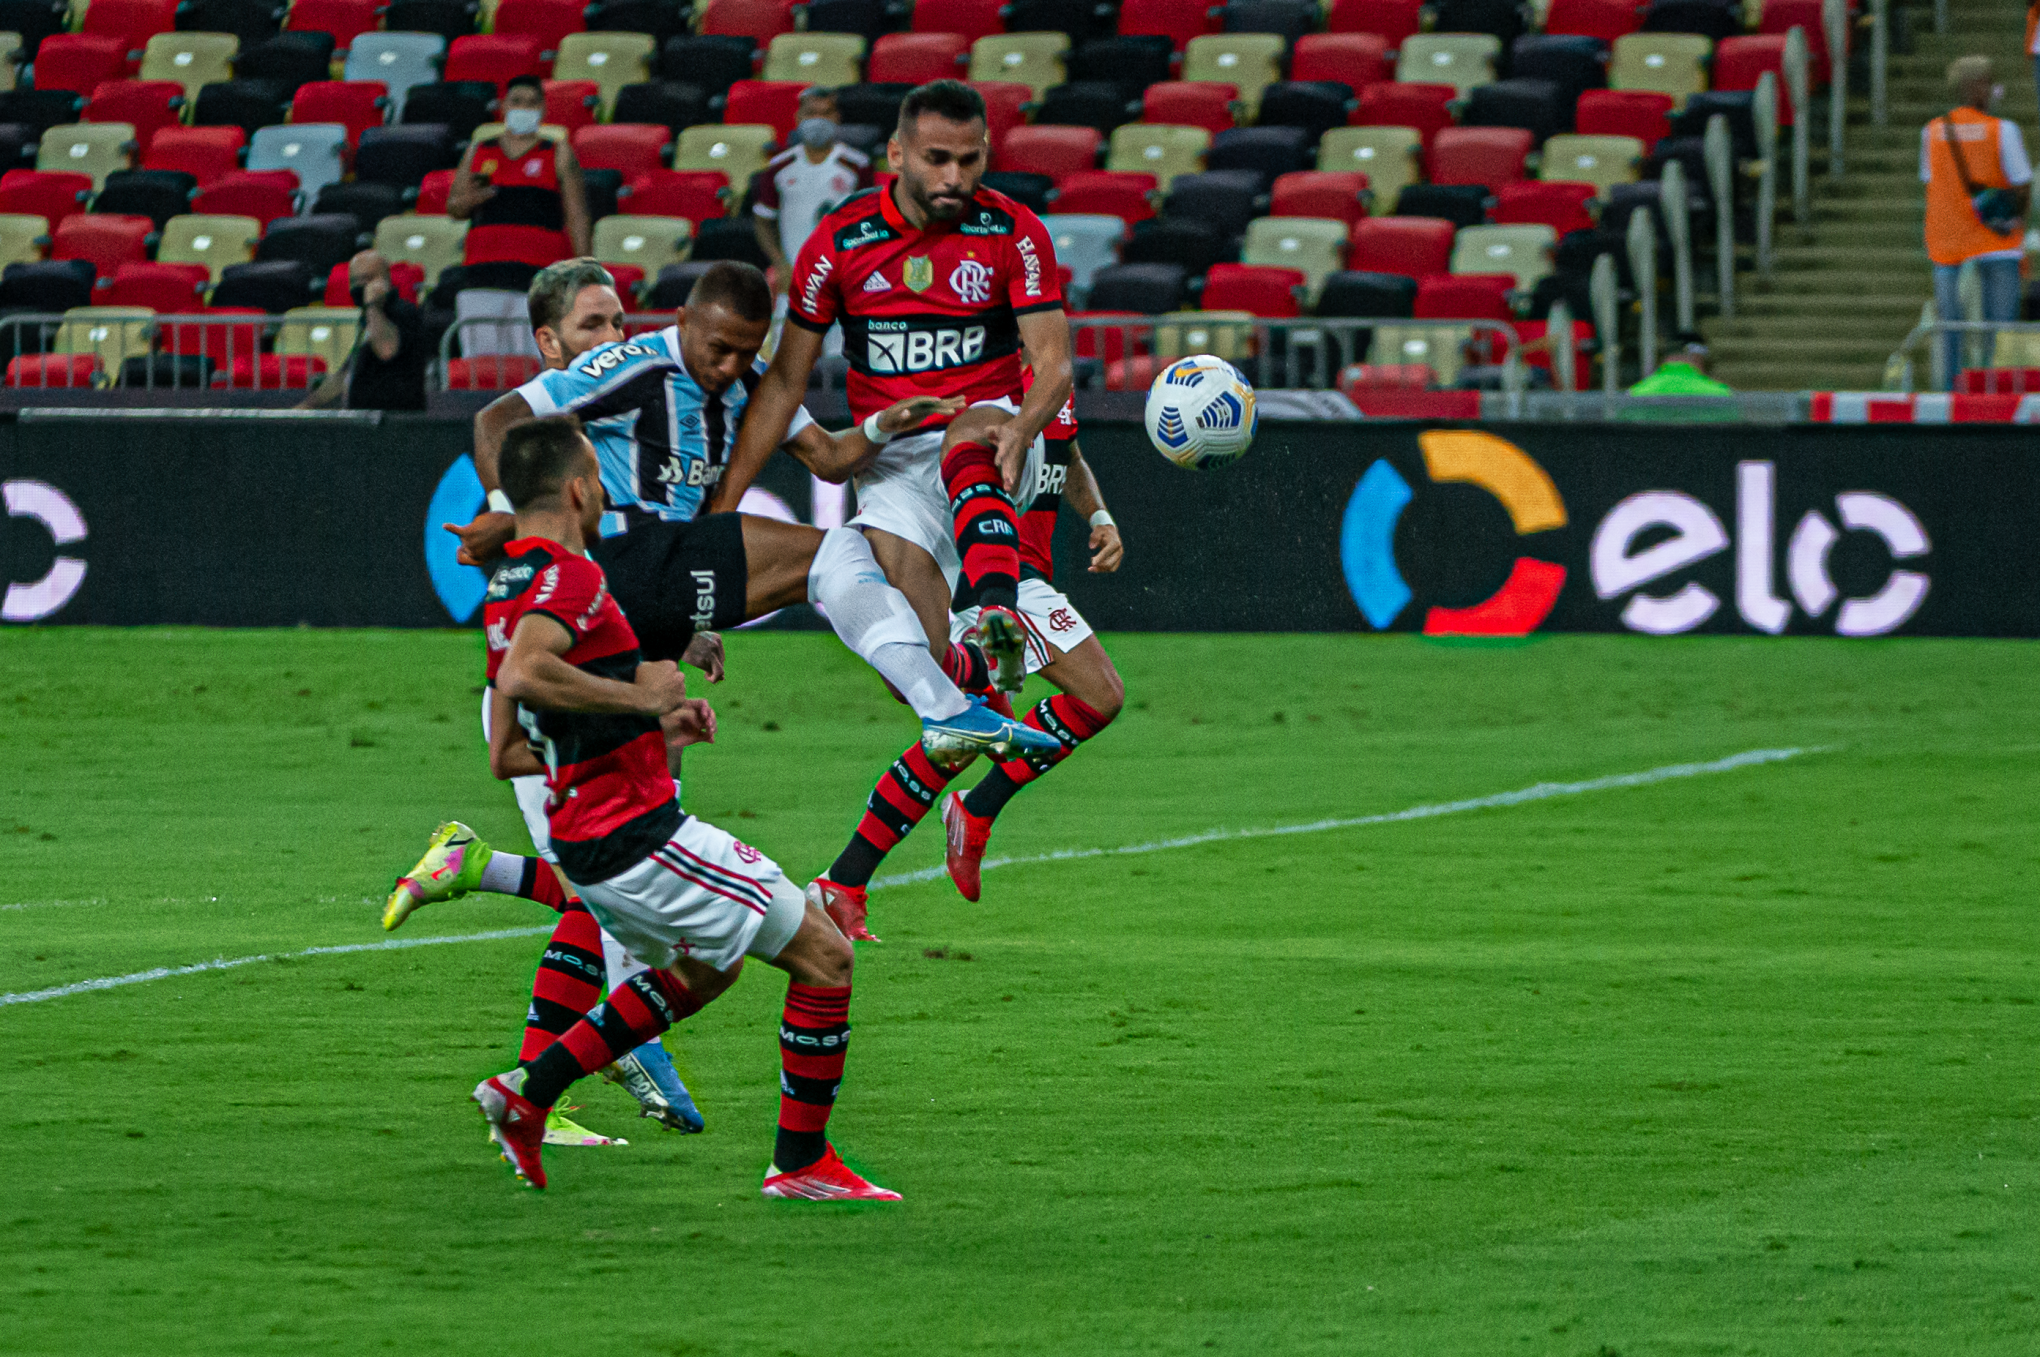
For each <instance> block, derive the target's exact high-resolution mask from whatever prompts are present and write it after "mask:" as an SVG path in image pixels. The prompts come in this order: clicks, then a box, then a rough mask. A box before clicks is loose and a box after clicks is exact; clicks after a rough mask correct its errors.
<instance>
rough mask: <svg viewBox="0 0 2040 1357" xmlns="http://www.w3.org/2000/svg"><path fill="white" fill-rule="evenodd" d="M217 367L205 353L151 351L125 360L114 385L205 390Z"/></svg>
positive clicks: (210, 383)
mask: <svg viewBox="0 0 2040 1357" xmlns="http://www.w3.org/2000/svg"><path fill="white" fill-rule="evenodd" d="M216 366H218V365H217V364H216V363H214V362H213V360H212V359H210V358H207V357H206V356H205V355H204V354H202V353H151V354H146V355H141V356H137V357H134V358H128V359H124V360H123V361H122V362H121V365H120V376H119V378H118V379H116V381H115V382H114V385H115V386H141V387H170V388H172V389H173V390H187V391H203V390H205V389H206V388H207V387H209V386H211V385H212V378H213V369H214V368H215V367H216Z"/></svg>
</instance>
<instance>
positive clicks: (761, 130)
mask: <svg viewBox="0 0 2040 1357" xmlns="http://www.w3.org/2000/svg"><path fill="white" fill-rule="evenodd" d="M772 138H773V131H772V128H771V127H770V126H769V125H767V124H765V123H723V124H707V125H703V126H700V127H688V128H683V129H682V130H681V132H680V144H679V145H678V146H676V147H675V148H674V150H673V168H674V169H676V170H721V171H722V172H723V173H724V174H727V175H728V176H729V177H730V183H731V184H733V185H742V184H748V183H750V182H751V176H752V175H754V174H756V173H757V172H758V171H760V170H762V169H764V168H765V162H766V161H767V160H770V159H771V158H772V157H771V153H770V152H769V151H767V150H766V147H768V146H770V145H771V144H772Z"/></svg>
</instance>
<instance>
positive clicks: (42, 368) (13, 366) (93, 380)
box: [0, 265, 100, 390]
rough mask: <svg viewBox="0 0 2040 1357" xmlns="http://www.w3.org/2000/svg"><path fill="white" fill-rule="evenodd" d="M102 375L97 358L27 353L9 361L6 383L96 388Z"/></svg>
mask: <svg viewBox="0 0 2040 1357" xmlns="http://www.w3.org/2000/svg"><path fill="white" fill-rule="evenodd" d="M9 267H16V266H14V265H10V266H9ZM5 287H6V285H5V284H4V283H0V298H4V294H5ZM59 328H61V327H59ZM99 375H100V374H99V356H98V355H97V354H91V353H63V354H59V353H25V354H22V355H21V356H20V357H19V358H10V359H8V360H7V378H6V382H7V385H8V386H10V387H26V388H28V389H30V390H40V389H44V388H49V387H79V386H96V385H98V377H99Z"/></svg>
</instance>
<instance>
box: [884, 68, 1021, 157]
mask: <svg viewBox="0 0 2040 1357" xmlns="http://www.w3.org/2000/svg"><path fill="white" fill-rule="evenodd" d="M971 88H972V89H974V90H976V91H977V92H978V94H979V95H981V96H982V97H983V98H984V101H985V137H986V139H987V140H988V141H990V142H991V144H992V145H994V146H997V145H998V144H999V143H1000V142H1001V141H1003V140H1005V137H1006V134H1007V133H1008V132H1010V131H1012V130H1013V129H1014V128H1016V127H1018V126H1020V124H1022V123H1024V122H1026V121H1027V111H1026V110H1027V105H1028V104H1029V103H1031V102H1032V101H1033V99H1034V91H1033V90H1031V89H1029V88H1028V87H1027V86H1025V85H1022V84H1020V83H1018V82H1017V81H1008V80H980V81H973V82H972V83H971ZM880 130H881V131H882V132H885V133H886V134H887V135H890V134H891V129H889V128H881V129H880ZM873 150H874V152H875V154H874V156H873V159H874V160H878V161H883V160H884V159H885V152H884V143H883V142H882V141H881V143H880V144H879V146H877V147H874V148H873Z"/></svg>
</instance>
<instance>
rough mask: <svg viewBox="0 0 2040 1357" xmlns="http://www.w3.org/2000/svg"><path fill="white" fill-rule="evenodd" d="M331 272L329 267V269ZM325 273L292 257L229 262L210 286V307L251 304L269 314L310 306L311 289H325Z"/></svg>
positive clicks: (311, 298) (312, 297) (311, 299)
mask: <svg viewBox="0 0 2040 1357" xmlns="http://www.w3.org/2000/svg"><path fill="white" fill-rule="evenodd" d="M328 271H329V272H330V270H328ZM325 283H326V275H325V274H323V273H322V274H319V275H318V276H317V278H314V277H313V275H312V271H311V269H309V268H307V267H306V266H305V265H304V264H303V263H302V262H300V261H298V260H295V259H270V260H263V261H261V262H259V263H254V264H229V265H227V266H226V267H225V268H223V269H221V270H220V281H219V284H218V286H216V287H214V288H213V294H212V301H211V303H210V304H211V305H213V306H253V307H259V308H260V309H262V310H264V311H268V312H271V313H280V312H284V311H288V310H290V309H291V308H292V307H293V306H306V305H309V304H310V303H311V302H312V301H313V300H314V299H315V298H314V293H313V290H314V288H317V289H318V290H319V291H321V292H323V291H324V290H325Z"/></svg>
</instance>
